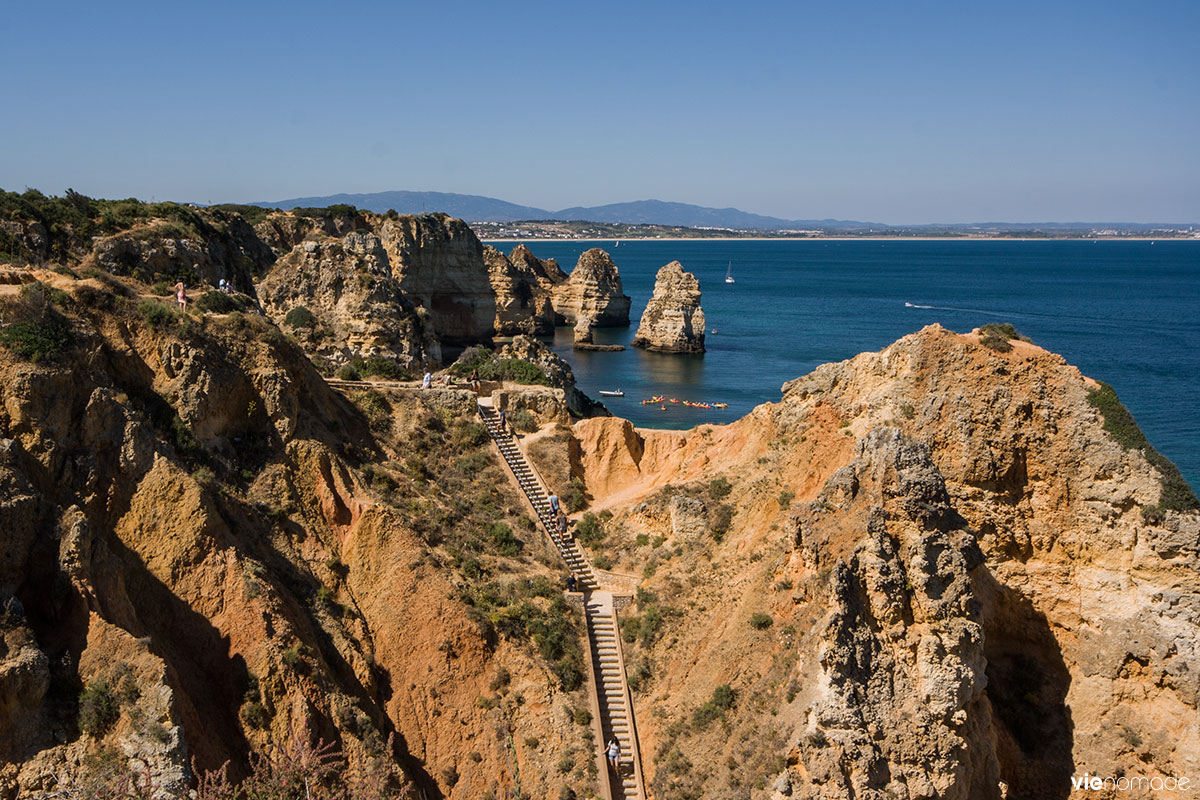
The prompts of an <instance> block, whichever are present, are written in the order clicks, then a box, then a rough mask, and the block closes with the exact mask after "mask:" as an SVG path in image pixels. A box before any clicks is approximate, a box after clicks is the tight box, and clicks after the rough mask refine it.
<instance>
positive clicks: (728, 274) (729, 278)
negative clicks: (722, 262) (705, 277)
mask: <svg viewBox="0 0 1200 800" xmlns="http://www.w3.org/2000/svg"><path fill="white" fill-rule="evenodd" d="M725 282H726V283H734V282H735V281H734V280H733V262H732V261H730V262H729V266H728V267H727V268H726V269H725Z"/></svg>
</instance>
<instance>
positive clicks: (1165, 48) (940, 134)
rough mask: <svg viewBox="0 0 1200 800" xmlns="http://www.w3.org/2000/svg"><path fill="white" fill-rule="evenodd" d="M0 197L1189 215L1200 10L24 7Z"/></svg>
mask: <svg viewBox="0 0 1200 800" xmlns="http://www.w3.org/2000/svg"><path fill="white" fill-rule="evenodd" d="M0 69H2V71H0V74H3V75H4V87H5V88H4V92H3V94H2V95H0V187H3V188H5V189H9V190H17V191H20V190H23V189H24V188H25V187H27V186H28V187H33V188H38V189H41V190H43V191H45V192H48V193H55V194H57V193H60V192H62V191H63V190H65V189H66V188H67V187H72V188H74V189H76V190H78V191H81V192H84V193H85V194H90V195H93V196H100V197H125V196H137V197H141V198H144V199H150V198H156V199H158V200H165V199H172V200H180V201H195V202H201V203H205V202H213V203H217V202H238V201H247V200H276V199H283V198H290V197H296V196H303V195H323V194H333V193H336V192H374V191H384V190H389V189H411V190H429V191H445V192H463V193H468V194H482V195H489V196H493V197H500V198H502V199H505V200H509V201H512V202H516V203H523V204H527V205H533V206H539V207H542V208H549V209H557V208H562V207H565V206H570V205H598V204H602V203H611V202H620V201H626V200H641V199H648V198H656V199H660V200H670V201H679V202H689V203H698V204H701V205H712V206H736V207H738V208H742V209H744V210H747V211H753V212H757V213H762V214H771V215H774V216H781V217H785V218H796V219H804V218H825V217H837V218H842V219H858V220H870V221H878V222H887V223H916V222H964V221H1051V220H1053V221H1083V220H1086V221H1142V222H1150V221H1160V222H1200V3H1198V2H1196V1H1195V0H1184V1H1183V2H1154V0H1145V1H1144V2H1139V3H1132V2H1124V3H1107V2H1078V3H1062V2H1052V1H1048V2H1023V1H1021V2H994V3H986V4H985V3H982V2H962V1H961V0H960V1H959V2H953V3H951V2H946V3H934V2H920V0H905V1H904V2H897V1H896V0H889V1H888V2H877V3H868V2H852V1H844V2H828V3H806V2H799V1H794V2H736V3H728V2H727V3H709V2H703V1H702V0H700V1H696V2H687V3H684V2H677V3H652V2H647V3H625V2H605V3H586V4H583V3H572V2H569V1H568V2H563V1H562V0H559V2H554V3H521V2H516V3H497V2H494V0H493V1H492V2H482V3H476V2H456V3H440V2H430V1H429V0H426V2H421V3H412V4H410V3H405V2H394V1H393V2H388V3H379V4H374V3H369V2H368V3H358V4H344V3H313V2H305V0H292V1H291V2H287V3H275V2H254V0H243V2H239V3H229V2H220V1H218V2H205V3H187V4H182V3H170V2H165V3H164V2H162V1H161V0H157V2H152V3H151V2H144V3H143V2H121V1H120V0H117V1H116V2H107V3H105V2H94V1H93V2H88V3H76V2H69V1H67V2H55V3H37V2H24V3H9V4H6V6H5V8H4V9H3V10H0Z"/></svg>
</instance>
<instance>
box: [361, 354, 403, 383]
mask: <svg viewBox="0 0 1200 800" xmlns="http://www.w3.org/2000/svg"><path fill="white" fill-rule="evenodd" d="M350 364H351V366H353V367H354V369H356V370H358V373H359V374H360V375H362V376H363V377H364V378H368V377H371V376H372V375H374V376H376V377H379V378H383V379H385V380H389V381H399V380H404V379H405V378H407V377H408V373H407V372H405V370H403V369H401V368H400V365H399V364H397V363H396V362H394V361H390V360H388V359H386V358H384V357H383V356H370V357H368V358H356V359H354V360H353V361H351V362H350Z"/></svg>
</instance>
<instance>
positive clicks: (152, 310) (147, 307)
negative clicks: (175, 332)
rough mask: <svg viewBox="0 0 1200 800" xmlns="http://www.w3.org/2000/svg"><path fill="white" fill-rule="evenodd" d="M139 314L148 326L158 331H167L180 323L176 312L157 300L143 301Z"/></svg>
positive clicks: (139, 306)
mask: <svg viewBox="0 0 1200 800" xmlns="http://www.w3.org/2000/svg"><path fill="white" fill-rule="evenodd" d="M138 313H139V314H141V316H142V319H144V320H145V321H146V324H147V325H149V326H150V327H151V328H154V330H156V331H161V330H166V329H167V328H169V327H171V326H173V325H174V324H175V323H176V322H178V321H179V317H178V315H177V314H176V313H175V311H174V310H172V309H171V308H170V307H168V306H166V305H163V304H162V303H160V302H158V301H157V300H143V301H142V302H140V303H138Z"/></svg>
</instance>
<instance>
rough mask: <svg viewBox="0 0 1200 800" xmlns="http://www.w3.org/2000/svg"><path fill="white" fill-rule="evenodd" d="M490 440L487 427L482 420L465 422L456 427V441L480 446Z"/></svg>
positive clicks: (459, 443) (458, 443)
mask: <svg viewBox="0 0 1200 800" xmlns="http://www.w3.org/2000/svg"><path fill="white" fill-rule="evenodd" d="M487 440H488V432H487V428H486V427H485V426H484V424H483V423H482V422H463V423H460V424H459V425H457V426H456V427H455V429H454V443H455V444H457V445H460V446H461V445H468V446H470V447H479V446H480V445H483V444H485V443H486V442H487Z"/></svg>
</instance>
